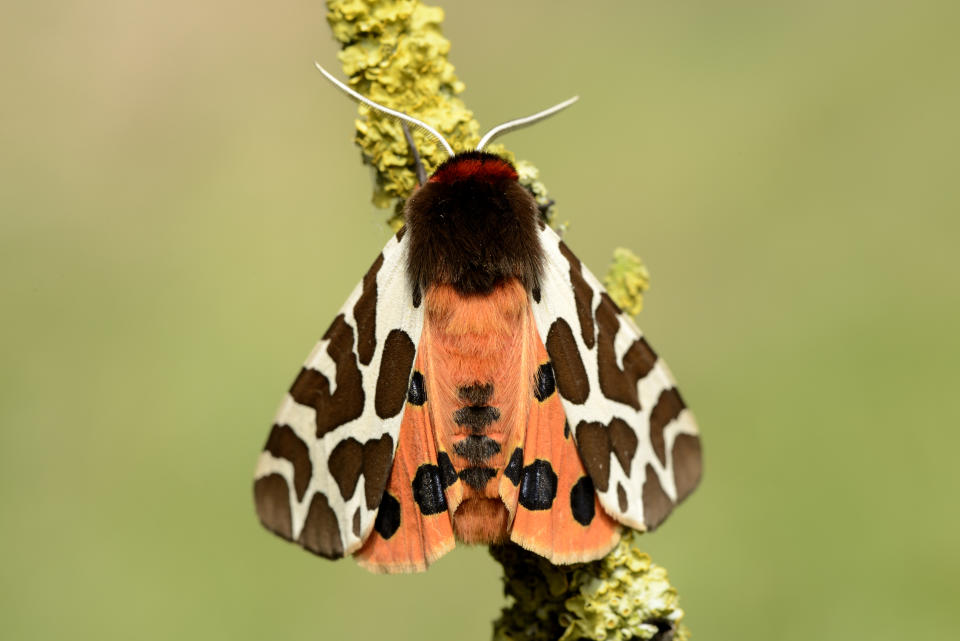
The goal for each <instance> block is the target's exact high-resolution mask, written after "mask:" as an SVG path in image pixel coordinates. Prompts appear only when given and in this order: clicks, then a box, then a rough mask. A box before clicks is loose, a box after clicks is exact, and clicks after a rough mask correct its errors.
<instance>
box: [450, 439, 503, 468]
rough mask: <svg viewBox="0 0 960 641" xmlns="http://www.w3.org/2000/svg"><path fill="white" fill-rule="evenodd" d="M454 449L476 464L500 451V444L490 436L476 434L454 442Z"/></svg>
mask: <svg viewBox="0 0 960 641" xmlns="http://www.w3.org/2000/svg"><path fill="white" fill-rule="evenodd" d="M453 451H454V452H456V453H457V454H459V455H460V456H462V457H463V458H465V459H467V460H468V461H470V462H471V463H473V464H474V465H479V464H480V463H483V462H484V461H486V460H487V459H488V458H490V457H491V456H493V455H494V454H497V453H498V452H500V444H499V443H497V442H496V441H495V440H493V439H492V438H490V437H488V436H477V435H475V434H474V435H471V436H468V437H466V438H464V439H463V440H462V441H460V442H458V443H454V445H453Z"/></svg>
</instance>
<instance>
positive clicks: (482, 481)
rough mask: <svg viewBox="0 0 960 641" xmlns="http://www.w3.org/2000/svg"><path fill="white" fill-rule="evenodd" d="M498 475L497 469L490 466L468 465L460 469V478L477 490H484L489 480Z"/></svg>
mask: <svg viewBox="0 0 960 641" xmlns="http://www.w3.org/2000/svg"><path fill="white" fill-rule="evenodd" d="M496 475H497V471H496V470H494V469H493V468H490V467H468V468H466V469H463V470H460V480H461V481H463V482H464V483H466V484H467V485H469V486H470V487H472V488H473V489H475V490H482V489H483V488H485V487H486V486H487V482H488V481H490V479H492V478H493V477H494V476H496Z"/></svg>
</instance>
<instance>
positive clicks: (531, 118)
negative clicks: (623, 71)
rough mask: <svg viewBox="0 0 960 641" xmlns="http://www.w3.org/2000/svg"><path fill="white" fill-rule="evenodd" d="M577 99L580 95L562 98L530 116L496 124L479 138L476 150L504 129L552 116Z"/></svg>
mask: <svg viewBox="0 0 960 641" xmlns="http://www.w3.org/2000/svg"><path fill="white" fill-rule="evenodd" d="M578 100H580V96H574V97H573V98H569V99H567V100H564V101H563V102H561V103H560V104H559V105H554V106H552V107H550V108H549V109H544V110H543V111H538V112H537V113H535V114H533V115H532V116H527V117H525V118H517V119H516V120H510V121H508V122H505V123H503V124H502V125H497V126H496V127H494V128H493V129H491V130H490V131H488V132H487V133H486V134H485V135H484V136H483V138H481V139H480V143H479V144H478V145H477V151H481V150H482V149H483V148H484V146H485V145H486V144H487V143H488V142H490V141H491V140H493V138H494V137H495V136H499V135H500V134H502V133H503V132H505V131H509V130H511V129H517V128H519V127H525V126H527V125H529V124H532V123H535V122H537V121H538V120H543V119H544V118H546V117H547V116H552V115H553V114H555V113H557V112H558V111H560V110H561V109H566V108H567V107H569V106H570V105H572V104H573V103H575V102H576V101H578Z"/></svg>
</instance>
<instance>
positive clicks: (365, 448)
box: [327, 434, 393, 510]
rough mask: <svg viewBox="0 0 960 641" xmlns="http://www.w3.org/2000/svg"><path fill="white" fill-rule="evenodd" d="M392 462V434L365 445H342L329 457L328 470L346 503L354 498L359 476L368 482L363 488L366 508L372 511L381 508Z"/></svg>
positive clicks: (349, 442)
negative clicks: (381, 500)
mask: <svg viewBox="0 0 960 641" xmlns="http://www.w3.org/2000/svg"><path fill="white" fill-rule="evenodd" d="M392 462H393V439H392V438H391V437H390V435H389V434H384V435H383V436H381V437H380V438H378V439H370V440H369V441H367V442H366V443H364V444H363V445H361V444H360V442H359V441H358V440H356V439H355V438H353V437H350V438H347V439H344V440H342V441H340V442H339V443H337V446H336V447H335V448H333V452H331V453H330V458H329V459H328V461H327V467H328V468H329V469H330V475H331V476H333V479H334V480H335V481H336V482H337V487H339V488H340V495H341V496H342V497H343V500H345V501H347V500H349V499H350V497H352V496H353V493H354V491H356V489H357V481H359V480H360V474H363V476H364V478H365V480H366V482H365V483H364V485H363V487H364V498H366V500H367V508H369V509H371V510H372V509H375V508H376V507H377V506H378V505H380V499H381V497H382V496H383V489H384V488H385V487H386V486H387V477H388V475H389V473H390V464H391V463H392Z"/></svg>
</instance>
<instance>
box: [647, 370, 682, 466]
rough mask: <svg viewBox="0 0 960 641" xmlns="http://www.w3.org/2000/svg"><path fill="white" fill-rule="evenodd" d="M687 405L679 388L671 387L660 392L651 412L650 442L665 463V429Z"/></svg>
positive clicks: (661, 461) (658, 456) (664, 463)
mask: <svg viewBox="0 0 960 641" xmlns="http://www.w3.org/2000/svg"><path fill="white" fill-rule="evenodd" d="M685 407H686V405H685V404H684V402H683V399H682V398H680V393H679V392H678V391H677V388H675V387H671V388H670V389H666V390H663V391H662V392H660V398H658V399H657V404H656V405H654V406H653V410H652V411H651V412H650V443H651V444H652V445H653V451H654V452H656V454H657V458H658V459H660V463H662V464H663V465H666V464H667V450H666V444H665V443H664V440H663V430H664V429H666V427H667V425H669V424H670V421H672V420H673V419H675V418H677V417H678V416H680V412H682V411H683V410H684V408H685Z"/></svg>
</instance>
